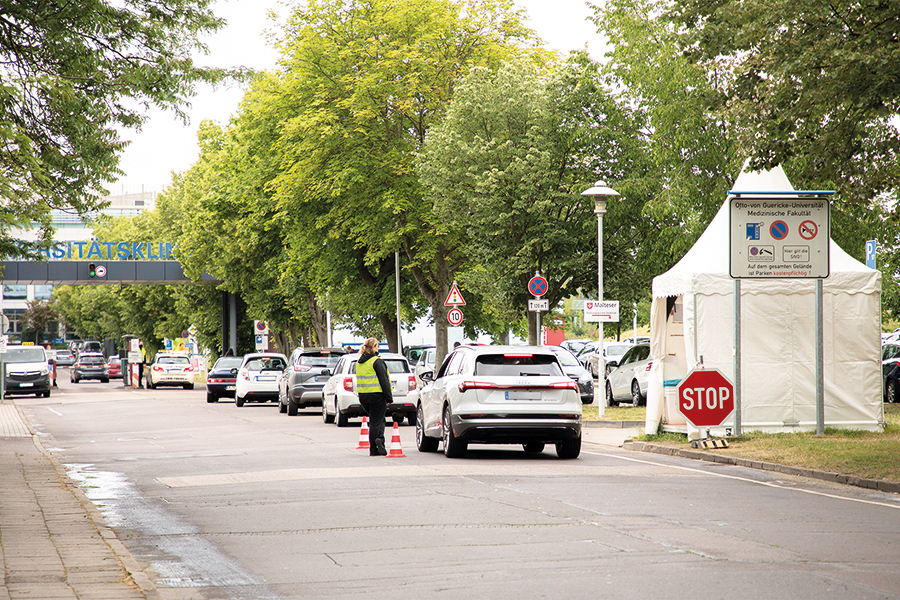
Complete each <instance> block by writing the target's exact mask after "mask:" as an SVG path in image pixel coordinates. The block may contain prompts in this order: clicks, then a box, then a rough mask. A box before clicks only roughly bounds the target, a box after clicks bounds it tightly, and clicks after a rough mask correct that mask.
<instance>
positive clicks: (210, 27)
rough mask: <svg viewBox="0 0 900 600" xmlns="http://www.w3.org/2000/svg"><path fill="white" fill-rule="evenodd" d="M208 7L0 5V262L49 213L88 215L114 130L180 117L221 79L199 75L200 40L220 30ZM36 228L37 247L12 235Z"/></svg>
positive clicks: (192, 3)
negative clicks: (166, 115)
mask: <svg viewBox="0 0 900 600" xmlns="http://www.w3.org/2000/svg"><path fill="white" fill-rule="evenodd" d="M210 3H211V1H210V0H172V1H168V2H166V3H165V5H164V6H163V5H162V4H161V3H159V2H157V1H156V0H129V1H127V2H113V1H110V0H83V1H80V2H69V3H57V2H4V3H3V7H2V10H0V40H2V41H0V61H2V63H3V64H4V65H5V67H4V68H3V77H2V83H0V98H2V102H0V139H2V140H3V148H4V152H3V155H2V158H0V165H2V175H0V197H2V198H3V199H4V202H3V204H2V206H0V253H2V254H3V255H4V256H10V257H20V256H32V257H35V258H37V257H38V255H37V253H36V250H37V248H40V247H44V248H46V247H47V246H48V245H49V243H50V241H51V238H52V233H51V227H50V225H51V217H50V210H51V208H72V209H74V210H76V211H78V212H85V211H89V210H92V209H95V208H97V207H98V206H99V205H100V201H101V200H100V199H101V198H102V196H103V195H104V193H103V186H104V185H105V182H107V181H111V180H114V179H115V178H116V177H117V176H118V175H119V174H120V171H119V170H118V161H119V153H120V152H121V150H122V148H123V147H124V144H125V142H123V141H122V139H121V136H122V133H121V132H122V131H123V130H125V129H129V128H131V129H134V128H139V127H140V125H141V124H142V123H143V121H144V119H145V118H146V117H145V115H144V114H143V113H142V112H141V111H142V110H143V109H146V108H147V107H148V106H149V105H150V104H155V105H157V106H161V107H163V108H166V109H172V110H175V111H176V112H178V113H179V114H182V113H181V112H180V111H181V106H182V105H183V104H184V103H185V102H186V100H187V98H189V97H190V96H191V95H192V93H193V90H194V87H195V86H196V84H198V83H201V82H210V83H214V82H217V81H221V80H222V79H223V78H224V77H225V76H227V75H228V73H227V72H226V71H223V70H220V69H210V68H202V67H198V66H196V65H195V64H194V62H193V59H192V54H193V53H195V52H197V51H203V50H205V48H204V46H203V45H202V44H201V43H200V42H199V41H198V38H199V36H201V35H205V34H207V33H210V32H214V31H216V30H217V29H219V28H220V27H221V26H222V25H223V22H222V21H221V20H220V19H217V18H216V17H215V16H214V15H213V14H212V13H211V12H210V10H209V8H208V7H209V5H210ZM32 221H34V222H35V223H37V226H38V228H39V232H38V233H37V241H35V242H25V243H22V242H16V241H14V240H13V239H12V238H11V234H10V229H11V228H13V227H18V228H23V229H29V228H31V222H32Z"/></svg>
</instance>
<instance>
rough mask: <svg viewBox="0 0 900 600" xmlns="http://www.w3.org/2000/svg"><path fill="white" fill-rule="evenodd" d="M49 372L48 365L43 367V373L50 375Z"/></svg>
mask: <svg viewBox="0 0 900 600" xmlns="http://www.w3.org/2000/svg"><path fill="white" fill-rule="evenodd" d="M49 374H50V369H48V368H47V367H44V368H43V369H41V375H49Z"/></svg>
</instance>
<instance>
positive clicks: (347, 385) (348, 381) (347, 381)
mask: <svg viewBox="0 0 900 600" xmlns="http://www.w3.org/2000/svg"><path fill="white" fill-rule="evenodd" d="M344 389H345V390H346V391H348V392H352V391H353V378H352V377H344Z"/></svg>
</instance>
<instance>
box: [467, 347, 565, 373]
mask: <svg viewBox="0 0 900 600" xmlns="http://www.w3.org/2000/svg"><path fill="white" fill-rule="evenodd" d="M474 374H475V375H484V376H489V377H496V376H500V377H525V376H546V377H551V376H560V375H562V374H563V372H562V369H560V368H559V362H558V361H557V360H556V357H555V356H553V355H552V354H527V353H522V354H519V353H508V354H482V355H481V356H478V357H477V358H476V359H475V373H474Z"/></svg>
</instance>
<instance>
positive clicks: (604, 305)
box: [584, 300, 619, 323]
mask: <svg viewBox="0 0 900 600" xmlns="http://www.w3.org/2000/svg"><path fill="white" fill-rule="evenodd" d="M584 320H585V322H586V323H618V322H619V301H618V300H603V301H597V300H585V301H584Z"/></svg>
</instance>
